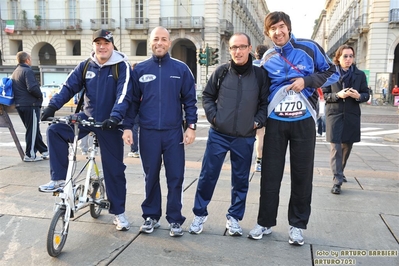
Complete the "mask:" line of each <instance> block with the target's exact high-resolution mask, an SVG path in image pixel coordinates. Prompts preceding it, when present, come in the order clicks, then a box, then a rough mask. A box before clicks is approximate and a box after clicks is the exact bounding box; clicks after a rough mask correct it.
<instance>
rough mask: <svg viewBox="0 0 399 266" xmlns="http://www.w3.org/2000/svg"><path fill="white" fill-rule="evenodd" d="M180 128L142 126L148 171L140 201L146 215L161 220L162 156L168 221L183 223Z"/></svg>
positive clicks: (142, 149) (142, 152) (143, 156)
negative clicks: (142, 199)
mask: <svg viewBox="0 0 399 266" xmlns="http://www.w3.org/2000/svg"><path fill="white" fill-rule="evenodd" d="M182 141H183V131H182V129H181V128H178V129H171V130H153V129H145V128H142V127H140V137H139V146H140V157H141V161H142V164H143V170H144V174H145V199H144V201H143V203H142V204H141V208H142V211H143V218H144V219H146V218H147V217H151V218H152V219H156V220H158V221H159V218H160V217H161V216H162V194H161V186H160V183H159V182H160V171H161V165H162V160H163V164H164V166H165V175H166V183H167V186H168V192H167V203H166V220H167V221H168V222H169V223H179V224H180V225H181V224H183V223H184V221H185V220H186V217H184V216H183V215H182V213H181V209H182V204H183V203H182V202H183V200H182V198H183V181H184V165H185V158H184V144H183V143H182Z"/></svg>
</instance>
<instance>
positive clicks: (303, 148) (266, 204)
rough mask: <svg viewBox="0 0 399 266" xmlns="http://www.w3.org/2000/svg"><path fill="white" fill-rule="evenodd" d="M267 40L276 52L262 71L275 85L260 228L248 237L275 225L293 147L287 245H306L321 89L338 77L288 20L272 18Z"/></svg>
mask: <svg viewBox="0 0 399 266" xmlns="http://www.w3.org/2000/svg"><path fill="white" fill-rule="evenodd" d="M264 29H265V32H264V33H265V34H266V35H267V36H268V37H269V38H270V39H271V40H272V41H273V44H274V47H273V48H271V49H270V50H268V51H267V52H266V53H265V54H264V55H263V60H262V61H263V64H262V67H263V68H265V69H266V70H267V72H268V74H269V77H270V80H271V86H270V96H269V106H268V119H267V122H266V134H265V139H264V146H263V160H262V171H261V193H260V200H259V213H258V221H257V225H256V226H255V228H254V229H253V230H251V231H250V233H249V235H248V237H249V238H252V239H261V238H262V236H263V235H264V234H270V233H271V232H272V231H271V227H272V226H275V225H276V221H277V209H278V205H279V193H280V186H281V180H282V178H283V173H284V166H285V156H286V151H287V147H288V143H289V147H290V164H291V198H290V202H289V205H288V221H289V225H290V230H289V240H288V241H289V243H290V244H293V245H303V244H304V240H303V236H302V229H306V226H307V224H308V221H309V216H310V203H311V200H312V181H313V164H314V163H313V162H314V149H315V141H316V126H315V123H316V120H317V114H316V108H317V101H318V93H317V88H318V87H324V86H328V85H330V84H333V83H335V82H336V81H337V80H338V77H339V73H338V72H337V68H336V67H335V66H334V65H333V64H332V62H331V60H330V59H329V58H328V57H327V55H326V54H325V53H324V51H323V49H322V48H321V47H320V46H319V45H318V44H317V43H316V42H314V41H312V40H308V39H296V38H295V37H294V35H293V34H292V33H291V20H290V17H289V16H288V15H287V14H285V13H284V12H272V13H269V14H268V15H267V16H266V18H265V21H264Z"/></svg>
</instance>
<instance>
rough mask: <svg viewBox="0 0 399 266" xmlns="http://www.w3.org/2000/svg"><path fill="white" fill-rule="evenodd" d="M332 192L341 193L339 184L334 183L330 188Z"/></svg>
mask: <svg viewBox="0 0 399 266" xmlns="http://www.w3.org/2000/svg"><path fill="white" fill-rule="evenodd" d="M331 193H333V194H341V185H334V186H333V187H332V189H331Z"/></svg>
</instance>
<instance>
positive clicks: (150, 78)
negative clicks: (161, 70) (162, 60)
mask: <svg viewBox="0 0 399 266" xmlns="http://www.w3.org/2000/svg"><path fill="white" fill-rule="evenodd" d="M156 78H157V77H156V76H155V75H153V74H144V75H142V76H141V77H140V78H139V81H140V82H141V83H146V82H151V81H153V80H155V79H156Z"/></svg>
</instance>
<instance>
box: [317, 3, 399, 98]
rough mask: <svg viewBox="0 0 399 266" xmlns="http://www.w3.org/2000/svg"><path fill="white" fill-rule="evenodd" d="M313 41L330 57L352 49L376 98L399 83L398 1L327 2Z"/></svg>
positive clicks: (390, 96)
mask: <svg viewBox="0 0 399 266" xmlns="http://www.w3.org/2000/svg"><path fill="white" fill-rule="evenodd" d="M312 38H313V39H314V40H316V41H317V42H318V43H319V44H320V45H322V46H323V48H324V49H325V50H326V51H327V54H328V55H329V56H330V57H331V58H332V57H333V56H334V53H335V51H336V50H337V49H338V47H339V46H340V45H343V44H348V45H351V46H353V47H354V49H355V52H356V64H357V66H358V67H359V69H361V70H363V71H365V73H366V75H367V76H368V84H369V86H370V87H371V88H372V90H373V93H374V97H380V95H381V93H382V89H383V88H386V89H388V91H389V92H391V90H392V87H393V86H394V85H395V84H398V83H399V0H326V1H325V10H324V11H322V13H321V15H320V17H319V19H318V24H317V25H316V27H315V30H314V32H313V36H312ZM388 96H389V101H390V102H391V103H392V102H393V97H392V95H391V94H390V93H389V95H388Z"/></svg>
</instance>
